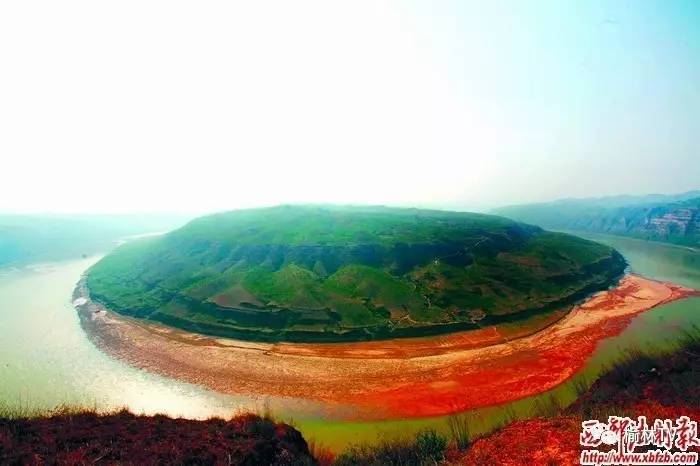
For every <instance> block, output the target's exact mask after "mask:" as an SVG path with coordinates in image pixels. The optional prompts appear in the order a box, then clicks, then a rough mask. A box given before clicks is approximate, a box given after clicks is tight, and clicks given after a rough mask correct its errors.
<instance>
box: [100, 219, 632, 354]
mask: <svg viewBox="0 0 700 466" xmlns="http://www.w3.org/2000/svg"><path fill="white" fill-rule="evenodd" d="M624 266H625V263H624V260H623V259H622V257H621V256H620V255H619V254H618V253H617V252H616V251H614V250H613V249H611V248H609V247H607V246H603V245H600V244H597V243H593V242H590V241H586V240H583V239H580V238H577V237H574V236H570V235H565V234H559V233H550V232H546V231H544V230H542V229H540V228H538V227H534V226H530V225H525V224H521V223H516V222H514V221H511V220H508V219H505V218H502V217H496V216H489V215H481V214H472V213H458V212H444V211H430V210H417V209H393V208H384V207H319V206H279V207H272V208H265V209H250V210H240V211H233V212H226V213H221V214H215V215H210V216H206V217H201V218H199V219H196V220H193V221H192V222H190V223H189V224H187V225H186V226H184V227H183V228H181V229H179V230H176V231H174V232H172V233H169V234H167V235H165V236H162V237H157V238H150V239H147V240H140V241H138V242H133V243H130V244H127V245H124V246H122V247H120V248H118V249H117V250H116V251H114V252H113V253H112V254H110V255H108V256H106V257H105V258H104V259H102V260H101V261H100V262H98V263H97V264H96V265H95V266H94V267H93V268H92V269H91V270H90V272H89V274H88V277H87V284H88V287H89V289H90V293H91V296H92V298H93V299H95V300H96V301H99V302H101V303H102V304H104V305H105V306H107V307H108V308H110V309H111V310H114V311H116V312H119V313H121V314H124V315H128V316H133V317H139V318H143V319H150V320H154V321H157V322H161V323H164V324H167V325H171V326H175V327H179V328H183V329H185V330H190V331H197V332H201V333H206V334H211V335H218V336H227V337H233V338H243V339H250V340H258V341H350V340H367V339H379V338H392V337H401V336H416V335H429V334H437V333H443V332H449V331H454V330H460V329H468V328H476V327H478V326H482V325H485V324H490V323H498V322H513V321H518V320H519V319H524V318H527V317H529V316H532V315H533V314H538V313H543V312H548V311H552V310H553V309H555V308H557V309H560V308H561V307H562V306H565V305H568V304H570V303H572V302H573V301H574V300H576V299H580V298H582V297H583V296H585V294H587V293H590V292H591V291H594V290H598V289H601V288H605V287H607V286H609V285H610V284H611V283H612V282H613V281H614V280H615V279H616V278H617V277H618V276H619V275H620V274H621V272H622V271H623V269H624Z"/></svg>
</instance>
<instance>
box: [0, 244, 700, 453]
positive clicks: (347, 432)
mask: <svg viewBox="0 0 700 466" xmlns="http://www.w3.org/2000/svg"><path fill="white" fill-rule="evenodd" d="M579 234H580V233H579ZM580 235H581V236H585V237H588V238H590V239H594V240H596V241H600V242H603V243H606V244H610V245H611V246H613V247H615V248H617V249H618V250H619V251H620V252H621V253H622V254H623V255H624V256H625V258H626V259H627V260H628V262H629V263H630V267H631V270H632V271H633V272H636V273H639V274H642V275H645V276H647V277H650V278H656V279H661V280H668V281H672V282H675V283H679V284H681V285H685V286H690V287H693V288H697V289H700V252H698V251H695V250H689V249H685V248H680V247H674V246H669V245H664V244H660V243H650V242H646V241H641V240H634V239H627V238H619V237H614V236H605V235H591V234H580ZM96 260H97V258H88V259H81V260H75V261H67V262H60V263H50V264H41V265H35V266H33V267H28V268H24V269H20V270H16V269H10V270H8V269H4V270H2V269H0V402H2V403H5V404H6V405H10V406H14V407H31V408H33V409H41V408H51V407H54V406H56V405H59V404H69V405H81V406H85V405H87V406H97V407H98V408H116V407H122V406H128V407H129V408H130V409H132V410H134V411H137V412H145V413H156V412H163V413H167V414H170V415H182V416H186V417H197V418H204V417H208V416H212V415H219V416H229V415H231V414H232V413H234V412H236V411H240V410H246V409H253V410H260V409H263V406H264V405H267V404H270V405H271V406H272V409H273V411H274V412H277V413H282V417H285V418H287V419H290V418H291V419H293V420H294V422H295V424H296V425H297V426H298V427H299V428H300V429H301V430H302V431H303V432H304V433H305V435H307V436H308V437H313V438H315V439H316V440H317V441H319V442H320V443H323V444H325V445H327V446H329V447H331V448H333V449H336V450H337V449H341V448H343V447H344V446H346V445H347V444H348V443H353V442H357V441H371V440H374V439H376V438H377V437H378V436H393V435H400V434H401V435H405V434H410V433H412V432H414V431H416V430H418V429H421V428H424V427H434V428H436V429H439V430H444V429H445V428H446V422H445V421H446V418H444V417H439V418H428V419H420V420H395V421H384V422H344V421H338V420H330V419H326V418H324V416H322V415H319V414H318V412H319V409H318V407H317V408H312V407H309V406H306V405H304V404H303V403H302V404H300V403H299V402H297V401H293V400H279V399H276V400H269V399H256V398H243V397H233V396H227V395H221V394H218V393H215V392H212V391H210V390H206V389H204V388H201V387H199V386H196V385H192V384H187V383H183V382H179V381H176V380H173V379H168V378H165V377H161V376H158V375H155V374H151V373H149V372H147V371H144V370H140V369H137V368H134V367H132V366H129V365H127V364H125V363H122V362H120V361H117V360H115V359H112V358H111V357H109V356H107V355H105V354H104V353H102V352H101V351H99V350H98V349H97V348H95V347H94V346H93V345H92V343H91V342H90V341H89V340H88V339H87V337H86V336H85V334H84V332H83V330H82V329H81V327H80V324H79V320H78V316H77V314H76V312H75V310H74V308H73V306H72V303H71V294H72V291H73V287H74V286H75V283H76V282H77V281H78V279H79V278H80V275H81V274H82V273H83V272H84V271H85V270H86V269H87V268H88V267H89V266H90V265H92V264H93V263H94V262H95V261H96ZM693 325H697V326H699V327H700V299H699V298H692V299H687V300H684V301H679V302H675V303H671V304H668V305H665V306H661V307H658V308H656V309H653V310H651V311H649V312H646V313H644V314H642V315H640V316H638V317H636V318H635V319H634V320H633V322H632V324H631V325H630V326H629V327H628V328H627V329H626V330H625V331H624V332H623V333H622V334H621V335H620V336H618V337H615V338H611V339H608V340H606V341H603V342H601V344H600V345H599V347H598V349H597V351H596V352H595V353H594V354H593V355H592V356H591V358H590V360H589V362H588V365H587V367H586V368H585V369H584V370H583V371H582V373H581V376H583V377H587V378H589V379H590V378H593V377H595V376H596V375H597V374H598V373H599V372H600V370H601V368H602V367H604V366H605V365H606V364H609V363H610V362H611V361H613V360H615V359H616V358H617V357H619V355H620V354H621V352H622V351H624V350H625V348H629V347H641V348H645V349H650V350H652V349H658V348H663V347H664V346H667V345H669V344H672V343H673V342H674V341H677V340H678V338H679V337H681V336H682V334H683V332H684V331H685V330H687V329H689V328H691V327H692V326H693ZM551 395H554V396H556V397H557V398H558V399H560V401H561V402H562V403H563V404H566V403H569V402H571V401H573V399H574V395H573V390H572V388H571V385H570V384H565V385H563V386H561V387H558V388H556V389H554V390H552V391H551V392H550V393H548V394H547V395H546V396H551ZM536 398H537V397H532V398H529V399H525V400H520V401H517V402H515V403H511V404H509V405H508V406H507V407H496V408H488V409H482V410H477V411H474V412H472V413H471V414H472V416H471V418H472V422H473V426H472V427H473V429H474V430H475V431H480V430H488V429H489V428H490V427H491V426H493V425H494V424H496V423H498V422H499V420H500V418H501V417H503V415H504V413H505V412H506V410H507V412H509V413H513V412H515V413H516V414H517V415H520V416H527V415H529V414H531V410H532V406H533V402H534V400H535V399H536Z"/></svg>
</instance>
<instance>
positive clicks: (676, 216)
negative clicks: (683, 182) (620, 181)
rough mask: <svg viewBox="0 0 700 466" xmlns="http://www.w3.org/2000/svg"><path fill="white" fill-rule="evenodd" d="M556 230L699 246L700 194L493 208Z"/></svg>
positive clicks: (623, 197)
mask: <svg viewBox="0 0 700 466" xmlns="http://www.w3.org/2000/svg"><path fill="white" fill-rule="evenodd" d="M494 213H497V214H499V215H503V216H506V217H509V218H512V219H515V220H519V221H522V222H527V223H533V224H535V225H540V226H542V227H544V228H550V229H556V230H583V231H591V232H597V233H608V234H614V235H624V236H632V237H635V238H641V239H648V240H653V241H665V242H669V243H674V244H679V245H684V246H691V247H700V191H691V192H688V193H684V194H678V195H673V196H664V195H648V196H616V197H608V198H605V197H604V198H597V199H564V200H560V201H555V202H550V203H544V204H525V205H515V206H508V207H502V208H499V209H495V210H494Z"/></svg>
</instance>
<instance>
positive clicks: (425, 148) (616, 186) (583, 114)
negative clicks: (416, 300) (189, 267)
mask: <svg viewBox="0 0 700 466" xmlns="http://www.w3.org/2000/svg"><path fill="white" fill-rule="evenodd" d="M698 24H700V3H699V2H695V1H692V0H690V1H677V0H672V1H665V0H662V1H657V2H651V1H644V0H639V1H629V2H623V1H613V2H603V1H591V2H569V1H529V2H525V1H513V2H482V1H474V2H463V1H457V0H455V1H451V2H432V1H421V2H418V1H375V0H366V1H365V0H360V1H347V2H339V1H330V0H318V1H295V2H289V1H278V2H273V1H261V2H255V1H241V2H233V1H201V2H191V1H182V0H168V1H154V0H121V1H118V2H104V1H94V0H89V1H88V0H86V1H74V0H67V1H61V2H56V1H35V0H25V1H16V2H11V1H8V2H1V3H0V70H1V71H0V166H1V167H2V170H1V171H0V211H12V212H63V213H65V212H105V213H113V212H150V211H170V212H173V211H186V212H193V211H194V212H200V211H211V210H223V209H232V208H237V207H248V206H258V205H270V204H277V203H298V202H315V203H318V202H322V203H371V204H393V205H415V206H432V207H448V208H462V209H482V208H486V207H490V206H496V205H502V204H511V203H522V202H530V201H539V200H550V199H554V198H561V197H582V196H600V195H608V194H621V193H629V194H636V193H651V192H661V193H664V192H668V193H670V192H681V191H685V190H690V189H697V188H699V187H700V163H698V162H699V161H700V153H699V152H700V149H699V148H700V28H698Z"/></svg>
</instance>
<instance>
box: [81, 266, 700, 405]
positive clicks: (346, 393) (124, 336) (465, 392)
mask: <svg viewBox="0 0 700 466" xmlns="http://www.w3.org/2000/svg"><path fill="white" fill-rule="evenodd" d="M695 293H696V292H695V291H694V290H691V289H688V288H684V287H680V286H677V285H673V284H669V283H662V282H657V281H653V280H649V279H646V278H643V277H640V276H636V275H628V276H626V277H624V278H623V279H622V280H621V282H620V283H619V285H618V286H617V287H616V288H614V289H611V290H607V291H603V292H600V293H597V294H595V295H594V296H592V297H591V298H590V299H589V300H588V301H586V302H585V303H583V304H580V305H578V306H576V307H574V309H573V310H572V311H571V312H570V313H569V314H567V315H566V316H565V317H563V318H562V319H560V320H558V321H557V322H555V323H554V324H552V325H550V326H548V327H546V328H544V329H543V330H541V331H539V332H537V333H534V334H531V335H528V336H525V337H522V338H517V339H512V340H509V341H506V342H503V341H504V336H503V335H501V334H499V331H498V330H497V329H484V330H483V331H476V332H475V331H471V332H460V333H455V334H451V335H446V336H440V337H432V338H415V339H401V340H389V341H380V342H357V343H334V344H290V343H283V344H268V343H253V342H245V341H239V340H230V339H223V338H214V337H208V336H203V335H198V334H193V333H188V332H184V331H181V330H177V329H172V328H169V327H165V326H162V325H159V324H154V323H150V322H146V321H143V320H136V319H131V318H128V317H124V316H120V315H118V314H115V313H112V312H110V311H108V310H106V309H104V307H103V306H101V305H100V304H98V303H95V302H92V301H90V300H89V292H88V290H87V288H86V287H85V285H84V283H82V282H81V283H80V284H79V286H78V288H76V293H75V295H74V298H75V299H78V298H81V297H82V298H86V300H85V302H84V303H83V304H79V305H76V307H77V309H78V311H79V313H80V317H81V323H82V325H83V327H84V328H85V330H86V331H87V333H88V335H89V336H90V338H91V339H92V341H93V342H94V343H95V344H96V345H97V346H98V347H100V348H101V349H103V350H104V351H106V352H107V353H109V354H111V355H113V356H115V357H117V358H119V359H122V360H125V361H127V362H129V363H131V364H133V365H136V366H138V367H141V368H144V369H147V370H150V371H154V372H157V373H159V374H162V375H166V376H169V377H174V378H177V379H180V380H185V381H188V382H192V383H197V384H201V385H204V386H206V387H209V388H211V389H213V390H216V391H219V392H223V393H231V394H242V395H250V394H254V395H267V396H273V397H291V398H301V399H307V400H310V401H314V402H320V403H324V404H328V405H329V406H332V405H351V406H356V407H357V415H358V417H360V418H363V419H366V418H373V419H385V418H391V417H414V416H431V415H440V414H446V413H449V412H454V411H459V410H464V409H470V408H476V407H481V406H486V405H491V404H497V403H503V402H506V401H510V400H514V399H518V398H522V397H525V396H529V395H533V394H536V393H540V392H542V391H545V390H548V389H550V388H553V387H554V386H556V385H558V384H559V383H561V382H563V381H565V380H566V379H567V378H568V377H570V376H571V375H572V374H573V373H575V372H576V371H577V370H578V369H579V368H580V367H581V366H582V365H583V363H584V361H585V359H586V358H587V357H588V355H590V353H591V352H592V351H593V349H594V348H595V345H596V344H597V342H598V341H599V340H600V339H602V338H605V337H607V336H611V335H614V334H617V333H619V332H620V331H621V330H622V329H624V327H625V326H626V325H627V323H628V322H629V320H630V319H631V318H632V317H633V316H634V315H636V314H638V313H641V312H644V311H646V310H648V309H651V308H653V307H656V306H658V305H661V304H665V303H667V302H670V301H673V300H676V299H680V298H683V297H686V296H690V295H692V294H695ZM479 332H481V333H479ZM574 349H575V351H574Z"/></svg>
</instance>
